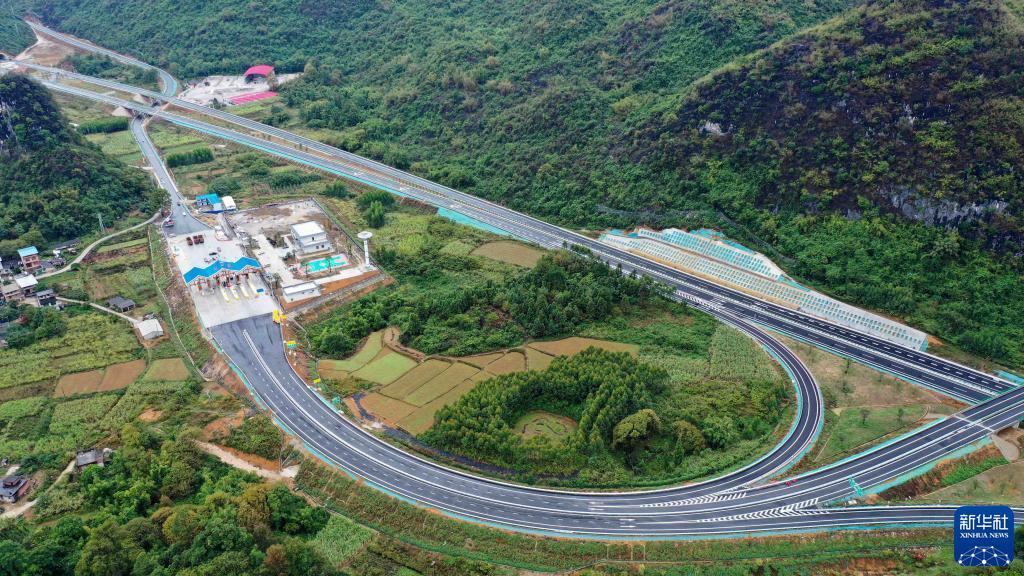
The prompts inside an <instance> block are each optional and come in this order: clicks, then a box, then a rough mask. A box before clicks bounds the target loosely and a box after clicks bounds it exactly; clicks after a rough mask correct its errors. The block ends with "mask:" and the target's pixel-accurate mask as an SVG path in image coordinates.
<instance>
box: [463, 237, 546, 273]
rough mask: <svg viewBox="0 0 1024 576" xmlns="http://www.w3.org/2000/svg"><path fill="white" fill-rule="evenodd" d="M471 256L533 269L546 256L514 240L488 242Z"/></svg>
mask: <svg viewBox="0 0 1024 576" xmlns="http://www.w3.org/2000/svg"><path fill="white" fill-rule="evenodd" d="M470 254H472V255H473V256H483V257H484V258H490V259H491V260H497V261H498V262H505V263H506V264H514V265H516V266H522V267H523V268H533V267H534V266H535V265H536V264H537V261H538V260H540V257H541V256H543V255H544V253H543V252H541V251H540V250H537V249H536V248H532V247H530V246H527V245H526V244H523V243H521V242H515V241H513V240H498V241H496V242H488V243H486V244H483V245H481V246H478V247H477V248H476V249H475V250H473V251H472V252H470Z"/></svg>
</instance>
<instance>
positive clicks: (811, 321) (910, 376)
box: [18, 62, 1014, 403]
mask: <svg viewBox="0 0 1024 576" xmlns="http://www.w3.org/2000/svg"><path fill="white" fill-rule="evenodd" d="M18 64H19V65H22V66H24V67H27V68H29V69H34V70H36V71H39V72H44V73H47V74H50V75H52V76H60V77H66V78H71V79H75V80H79V81H83V82H90V83H93V84H95V85H98V86H103V87H105V88H110V89H113V90H120V91H124V92H135V93H141V94H142V95H145V96H148V97H150V98H153V99H154V100H158V101H161V102H167V103H169V104H171V105H173V106H175V107H179V108H183V109H187V110H189V111H191V112H194V113H198V114H204V115H206V116H208V117H210V118H214V119H217V120H219V121H221V122H225V123H232V124H234V125H236V126H238V127H240V128H244V129H245V130H246V131H247V132H239V131H236V130H232V129H229V128H225V127H224V126H221V125H217V124H211V123H209V122H203V121H201V120H197V119H194V118H191V117H187V116H182V115H179V114H174V113H171V112H169V111H167V110H162V109H160V108H155V107H148V106H146V105H145V104H139V103H136V102H129V101H126V100H122V99H118V98H114V97H112V96H104V97H103V98H98V96H99V95H96V94H95V93H92V92H90V91H87V90H82V89H75V88H71V87H68V86H63V85H60V84H57V83H54V82H50V83H48V85H49V86H50V87H51V88H53V89H55V90H61V91H64V92H67V93H72V94H75V95H78V96H81V97H85V98H92V99H94V100H95V99H102V100H103V101H106V102H107V103H109V104H111V105H120V106H125V107H127V108H130V109H133V110H135V111H137V112H139V113H143V114H148V115H152V116H155V117H158V118H161V119H163V120H165V121H168V122H171V123H173V124H177V125H179V126H184V127H187V128H191V129H194V130H198V131H200V132H204V133H206V134H210V135H212V136H215V137H218V138H222V139H225V140H228V141H232V142H236V143H240V144H244V145H246V146H251V147H254V148H257V149H260V150H263V151H265V152H268V153H270V154H275V155H277V156H281V157H284V158H287V159H289V160H291V161H294V162H298V163H301V164H305V165H307V166H311V167H315V168H318V169H321V170H324V171H326V172H330V173H333V174H336V175H340V176H343V177H345V178H349V179H353V180H357V181H360V182H363V183H365V184H368V185H370V186H374V187H376V188H380V189H383V190H387V191H389V192H392V193H395V194H400V195H405V196H410V197H413V198H416V199H418V200H420V201H422V202H425V203H428V204H431V205H434V206H437V207H441V208H447V209H449V210H453V211H456V212H459V213H462V214H464V215H466V216H469V217H472V218H474V219H476V220H479V221H481V222H484V223H487V224H490V225H492V226H495V227H496V228H498V229H501V230H505V231H507V232H509V233H510V234H512V235H514V236H517V237H520V238H523V239H526V240H529V241H532V242H536V243H537V244H539V245H541V246H544V247H546V248H560V247H563V246H567V245H571V246H578V247H581V248H584V249H586V250H588V251H590V252H591V253H592V254H593V255H594V256H595V257H598V258H600V259H602V260H603V261H605V262H608V263H609V265H612V266H615V265H621V266H622V267H623V270H624V271H626V272H629V271H632V270H635V271H636V272H637V273H638V274H642V275H645V276H649V277H651V278H653V279H655V280H658V281H660V282H663V283H665V284H667V285H669V286H670V287H672V289H673V290H675V291H676V293H677V296H678V297H679V298H680V299H686V300H689V301H691V302H701V301H703V302H709V303H714V304H715V305H717V306H721V307H722V308H724V309H727V310H728V311H730V312H732V313H734V314H736V315H737V316H739V317H741V318H744V319H747V320H749V321H752V322H756V323H759V324H761V325H763V326H765V327H768V328H770V329H772V330H776V331H778V332H781V333H784V334H787V335H789V336H792V337H795V338H798V339H801V340H804V341H806V342H809V343H811V344H814V345H816V346H819V347H821V348H823V349H826V350H829V351H832V352H834V353H836V354H839V355H841V356H845V357H849V358H851V359H853V360H855V361H858V362H861V363H863V364H865V365H868V366H871V367H873V368H876V369H879V370H882V371H885V372H889V373H891V374H893V375H895V376H897V377H899V378H902V379H905V380H907V381H910V382H913V383H916V384H920V385H922V386H926V387H929V388H931V389H933V390H935V391H937V392H940V393H942V394H945V395H947V396H950V397H952V398H955V399H957V400H960V401H963V402H967V403H975V402H980V401H983V400H985V399H987V398H990V397H992V396H993V395H996V394H999V393H1002V392H1006V391H1008V390H1011V389H1013V388H1014V385H1013V384H1011V383H1010V382H1007V381H1005V380H1003V379H1001V378H998V377H996V376H993V375H991V374H986V373H984V372H980V371H977V370H973V369H971V368H968V367H965V366H962V365H960V364H957V363H955V362H952V361H950V360H946V359H944V358H940V357H937V356H934V355H931V354H927V353H924V352H921V351H918V350H913V349H910V348H906V347H903V346H899V345H897V344H894V343H892V342H889V341H886V340H883V339H880V338H877V337H874V336H871V335H868V334H865V333H862V332H859V331H857V330H854V329H851V328H848V327H844V326H839V325H836V324H832V323H829V322H827V321H825V320H822V319H819V318H816V317H814V316H810V315H807V314H803V313H801V312H799V311H796V310H792V309H790V308H787V307H784V306H780V305H777V304H774V303H771V302H768V301H765V300H761V299H759V298H756V297H754V296H751V295H749V294H746V293H743V292H739V291H737V290H733V289H731V288H729V287H725V286H722V285H719V284H715V283H713V282H711V281H708V280H705V279H703V278H700V277H697V276H694V275H692V274H688V273H686V272H683V271H680V270H677V269H674V268H671V267H669V266H665V265H662V264H660V263H657V262H654V261H652V260H649V259H647V258H644V257H642V256H639V255H636V254H633V253H630V252H627V251H624V250H620V249H618V248H615V247H611V246H607V245H604V244H602V243H600V242H598V241H597V240H594V239H592V238H588V237H586V236H582V235H580V234H577V233H575V232H573V231H570V230H566V229H563V228H560V227H557V226H554V225H552V224H549V223H547V222H544V221H542V220H539V219H536V218H532V217H530V216H527V215H524V214H521V213H519V212H516V211H514V210H511V209H509V208H506V207H504V206H501V205H499V204H495V203H492V202H489V201H486V200H482V199H479V198H476V197H474V196H470V195H468V194H464V193H462V192H458V191H456V190H453V189H451V188H448V187H445V186H442V185H440V184H436V183H434V182H430V181H428V180H425V179H423V178H420V177H418V176H414V175H412V174H408V173H406V172H402V171H400V170H397V169H395V168H391V167H389V166H385V165H383V164H380V163H378V162H375V161H373V160H369V159H365V158H362V157H360V156H357V155H355V154H352V153H349V152H345V151H343V150H340V149H337V148H333V147H331V146H328V145H326V144H323V143H320V142H317V141H315V140H311V139H308V138H305V137H303V136H298V135H294V134H291V133H289V132H287V131H285V130H281V129H279V128H275V127H272V126H267V125H265V124H261V123H259V122H256V121H253V120H249V119H247V118H243V117H240V116H236V115H234V114H231V113H229V112H225V111H223V110H215V109H213V108H207V107H205V106H201V105H198V104H193V103H191V102H187V101H185V100H181V99H179V98H172V97H163V96H162V95H161V94H160V93H158V92H153V91H147V90H141V89H137V88H134V87H132V86H128V85H125V84H121V83H118V82H114V81H109V80H101V79H96V78H92V77H89V76H84V75H81V74H75V73H70V72H66V71H63V70H59V69H54V68H48V67H45V66H39V65H33V64H28V63H20V62H19V63H18ZM270 138H273V139H274V140H271V139H270ZM281 142H287V143H289V144H290V145H288V144H283V143H281Z"/></svg>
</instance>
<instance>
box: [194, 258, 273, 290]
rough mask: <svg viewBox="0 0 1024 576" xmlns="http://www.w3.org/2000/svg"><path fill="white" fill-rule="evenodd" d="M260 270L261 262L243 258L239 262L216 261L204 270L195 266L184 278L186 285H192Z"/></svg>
mask: <svg viewBox="0 0 1024 576" xmlns="http://www.w3.org/2000/svg"><path fill="white" fill-rule="evenodd" d="M259 269H260V263H259V262H257V261H256V260H255V259H254V258H249V257H248V256H243V257H241V258H239V259H238V260H232V261H230V262H228V261H225V260H214V261H213V263H212V264H210V265H209V266H205V267H202V268H200V267H198V266H195V267H193V268H190V269H189V270H187V271H186V272H185V273H184V274H182V276H184V278H185V283H186V284H192V283H194V282H196V281H197V280H203V279H212V278H215V277H217V276H236V275H238V274H240V273H245V272H255V271H257V270H259Z"/></svg>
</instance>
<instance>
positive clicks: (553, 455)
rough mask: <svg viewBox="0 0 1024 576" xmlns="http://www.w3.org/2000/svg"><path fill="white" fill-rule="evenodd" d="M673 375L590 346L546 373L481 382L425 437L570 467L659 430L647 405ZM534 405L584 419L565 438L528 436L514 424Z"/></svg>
mask: <svg viewBox="0 0 1024 576" xmlns="http://www.w3.org/2000/svg"><path fill="white" fill-rule="evenodd" d="M667 379H668V375H667V374H666V373H665V371H664V370H661V369H659V368H655V367H652V366H649V365H646V364H643V363H641V362H638V361H637V360H635V359H633V358H632V357H631V356H630V355H629V354H626V353H621V352H620V353H615V352H608V351H605V350H601V349H597V348H588V349H587V350H584V351H583V352H580V353H579V354H577V355H575V356H573V357H569V358H566V357H559V358H556V359H555V360H554V361H553V362H552V363H551V366H549V367H548V368H547V369H546V370H543V371H529V372H518V373H513V374H506V375H502V376H497V377H495V378H493V379H491V380H487V381H485V382H482V383H480V384H479V385H478V386H477V387H475V388H474V389H473V390H471V391H470V392H469V393H468V394H466V395H465V396H463V397H462V398H460V399H459V400H458V401H457V402H456V403H455V404H451V405H449V406H445V407H444V408H442V409H441V410H439V411H438V413H437V415H436V416H435V424H434V426H433V427H432V428H431V429H430V430H428V431H427V432H426V433H425V434H424V436H423V438H424V440H425V441H427V442H429V443H431V444H433V445H435V446H437V447H439V448H442V449H444V450H448V451H452V452H456V453H459V454H465V455H469V456H472V457H475V458H480V459H484V460H487V461H491V462H496V463H498V464H500V465H503V466H508V467H511V468H517V467H518V468H524V467H526V468H529V467H532V466H534V465H536V462H537V460H538V457H539V456H538V455H539V454H541V453H543V454H544V455H545V456H546V458H543V459H544V460H548V462H546V464H548V465H551V466H555V467H556V468H564V467H565V466H570V467H571V466H572V465H573V464H574V463H579V462H580V460H581V458H583V457H585V456H586V455H587V454H591V453H599V452H602V451H607V450H609V449H623V450H630V449H632V448H633V447H634V446H635V445H636V444H638V443H639V442H640V441H641V440H642V438H641V437H643V438H646V437H648V436H649V435H650V434H651V433H653V431H654V430H656V429H657V427H658V424H655V423H654V422H657V415H656V414H654V412H653V410H650V409H649V407H650V406H651V405H652V403H653V398H654V396H655V395H657V394H659V393H661V392H662V391H663V389H664V386H665V385H666V383H667ZM531 410H545V411H548V412H555V413H559V414H565V415H567V416H569V417H571V418H573V419H574V420H577V421H578V423H579V425H578V427H577V428H576V430H575V431H574V432H573V433H572V435H571V436H570V438H569V439H568V441H566V442H565V443H564V444H560V445H556V444H553V443H550V442H547V441H546V440H545V439H544V438H543V437H537V438H535V439H533V440H532V441H529V442H528V441H525V440H524V439H523V438H522V436H520V435H519V434H517V433H516V431H515V429H514V425H515V423H516V420H517V419H518V418H519V417H520V416H522V415H523V414H525V413H526V412H529V411H531ZM629 428H638V429H639V428H643V429H644V430H643V431H640V430H636V431H635V432H634V431H629V430H628V429H629ZM631 436H632V437H631Z"/></svg>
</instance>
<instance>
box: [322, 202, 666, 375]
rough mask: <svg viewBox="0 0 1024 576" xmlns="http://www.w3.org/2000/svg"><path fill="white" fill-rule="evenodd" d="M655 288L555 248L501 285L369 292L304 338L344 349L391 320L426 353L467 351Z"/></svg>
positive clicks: (553, 331)
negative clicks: (410, 294) (422, 291)
mask: <svg viewBox="0 0 1024 576" xmlns="http://www.w3.org/2000/svg"><path fill="white" fill-rule="evenodd" d="M365 196H366V194H364V195H363V197H365ZM425 264H426V265H427V266H433V265H435V263H433V262H426V263H425ZM657 290H658V288H657V286H656V285H655V284H653V283H652V282H651V281H650V280H646V279H636V278H631V277H629V276H624V275H622V274H620V273H619V272H618V271H616V270H613V269H611V268H608V267H607V266H605V265H604V264H601V263H599V262H595V261H593V260H589V259H587V258H584V257H582V256H580V255H577V254H572V253H569V252H558V253H554V254H547V255H545V256H544V257H543V258H541V260H540V261H539V262H538V263H537V265H536V266H535V267H534V268H533V269H532V270H529V271H527V272H522V273H519V274H518V275H517V276H515V277H513V278H512V279H511V280H510V281H508V282H507V283H506V284H504V285H499V284H496V283H493V282H484V283H480V284H470V285H463V286H458V287H453V288H447V289H442V290H437V291H431V292H429V293H427V294H418V295H417V296H416V297H407V296H403V295H401V294H399V293H398V292H397V291H389V292H384V293H377V294H374V295H372V296H370V297H368V298H363V299H361V300H359V301H357V302H355V303H354V304H353V305H352V306H351V307H349V308H348V309H346V310H344V311H343V313H342V314H339V315H338V316H335V317H333V318H331V319H329V320H327V321H325V322H322V323H320V324H318V325H316V326H314V327H313V328H312V329H311V330H310V336H311V340H312V342H313V345H314V346H315V347H316V349H317V351H318V352H320V353H322V354H329V355H346V354H348V353H350V352H351V351H352V349H353V347H354V346H355V344H356V343H358V342H359V341H360V340H362V339H363V338H364V337H365V336H366V335H367V334H369V333H370V332H372V331H373V330H379V329H381V328H383V327H385V326H387V325H389V324H390V325H396V326H398V327H399V328H400V329H401V331H402V342H403V343H405V344H408V345H410V346H412V347H414V348H416V349H418V350H422V351H424V352H427V353H428V354H438V353H444V354H456V355H465V354H473V353H476V352H483V351H485V350H489V349H494V348H500V347H503V346H505V347H507V346H512V345H515V344H516V343H518V342H521V341H522V338H523V335H524V334H526V335H529V336H531V337H541V336H554V335H558V334H565V333H568V332H570V331H572V330H573V329H574V328H575V327H576V326H578V325H580V324H581V323H583V322H587V321H594V320H600V319H603V318H607V317H609V316H613V315H616V314H621V313H622V312H623V311H624V310H627V309H629V308H630V307H632V306H638V305H640V304H642V303H643V302H644V301H645V300H646V299H648V298H650V297H652V296H653V295H654V294H655V293H657ZM495 311H500V312H502V314H499V315H494V314H492V313H493V312H495Z"/></svg>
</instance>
